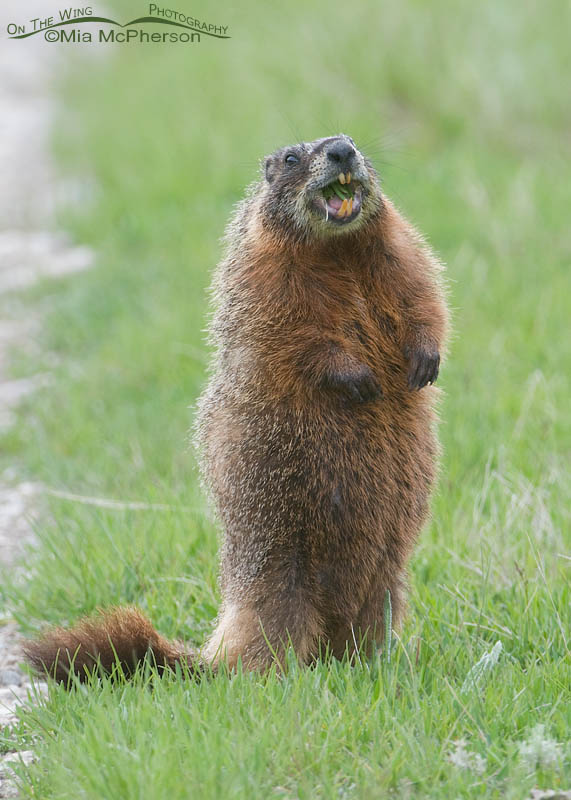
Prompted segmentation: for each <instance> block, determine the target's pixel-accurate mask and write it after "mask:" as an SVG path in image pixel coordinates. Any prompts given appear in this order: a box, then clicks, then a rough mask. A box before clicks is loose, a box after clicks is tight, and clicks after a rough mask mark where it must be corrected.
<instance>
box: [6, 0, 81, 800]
mask: <svg viewBox="0 0 571 800" xmlns="http://www.w3.org/2000/svg"><path fill="white" fill-rule="evenodd" d="M53 11H54V7H53V3H52V2H51V0H26V3H24V4H23V3H21V2H20V0H3V2H2V8H1V9H0V28H1V29H2V30H3V31H5V30H6V25H7V24H8V23H9V22H20V23H21V22H26V21H28V20H30V19H32V18H33V17H40V16H43V17H48V16H50V15H51V14H53ZM66 56H67V57H69V53H68V52H66V48H65V47H61V46H59V45H54V44H49V43H47V42H45V41H43V39H40V37H34V38H31V39H26V40H20V41H10V40H8V39H7V38H6V36H4V37H3V41H2V46H1V47H0V76H2V77H1V80H0V185H1V186H2V192H0V316H1V317H2V321H1V322H0V429H6V428H8V427H10V426H11V425H12V424H13V422H14V410H15V408H16V407H17V406H18V404H19V403H20V402H21V401H22V400H23V399H24V398H25V397H26V396H28V395H29V394H30V393H31V392H33V391H35V390H36V389H38V388H39V387H41V386H45V385H46V383H47V382H48V381H49V380H50V375H49V371H48V372H42V373H41V374H38V375H33V376H30V377H26V378H19V379H17V380H16V379H14V378H13V377H11V376H10V373H9V365H10V358H11V354H12V352H13V351H14V350H16V349H20V350H25V349H26V348H28V349H29V347H30V342H31V341H32V339H33V337H34V335H37V333H38V330H39V328H40V320H39V319H37V318H31V317H30V314H29V311H26V315H25V317H23V315H22V313H21V309H22V306H21V304H19V301H18V299H17V297H16V296H15V295H13V293H14V292H15V291H17V290H22V289H27V288H29V287H30V286H33V285H34V284H35V283H37V282H38V281H40V280H44V279H49V278H56V277H61V276H65V275H69V274H71V273H74V272H78V271H80V270H84V269H87V268H89V267H90V266H91V265H92V264H93V253H92V251H91V250H90V249H89V248H86V247H78V246H75V245H73V244H72V243H71V242H70V241H69V240H68V239H67V238H66V237H65V236H64V235H63V234H62V233H61V232H59V231H57V230H55V225H54V219H55V212H56V209H57V207H58V205H59V204H61V202H62V201H63V202H66V201H67V198H69V196H70V192H73V191H76V190H77V187H75V189H74V187H73V186H72V185H70V184H67V185H66V184H65V183H63V182H62V181H60V180H58V178H57V172H56V169H55V167H54V164H53V161H52V159H51V156H50V131H51V125H52V121H53V118H54V92H53V84H54V79H55V75H56V73H57V70H58V67H59V63H58V62H59V61H60V60H63V59H65V58H66ZM66 195H67V197H66ZM39 488H40V487H38V486H37V485H36V484H32V483H31V482H27V481H25V480H22V477H21V476H20V477H19V476H18V475H17V473H16V472H15V470H7V471H5V472H4V473H3V474H1V475H0V567H2V568H5V567H6V566H8V567H10V568H16V569H17V568H18V564H19V562H20V561H21V560H22V556H23V554H24V551H25V548H26V547H29V546H30V545H33V541H34V536H33V530H32V525H31V523H32V521H33V519H34V516H35V514H36V510H35V505H36V500H37V495H38V489H39ZM19 647H20V636H19V633H18V629H17V626H16V625H15V623H14V622H13V620H11V619H10V611H9V609H6V608H1V607H0V729H2V728H3V726H11V725H12V724H13V723H14V722H15V719H16V716H15V709H16V708H17V706H18V705H19V704H21V703H23V702H26V700H27V698H28V692H29V690H30V688H31V683H30V680H29V678H28V676H27V675H26V673H25V672H23V671H22V670H21V668H20V664H21V658H22V657H21V652H20V649H19ZM37 685H40V684H37ZM33 757H34V756H33V753H32V752H31V751H25V752H18V753H8V754H5V755H0V798H6V797H17V796H18V790H17V786H16V784H15V783H14V781H13V780H12V778H13V777H14V775H13V770H12V767H13V766H14V765H15V764H22V763H24V764H29V763H30V762H31V761H32V760H33Z"/></svg>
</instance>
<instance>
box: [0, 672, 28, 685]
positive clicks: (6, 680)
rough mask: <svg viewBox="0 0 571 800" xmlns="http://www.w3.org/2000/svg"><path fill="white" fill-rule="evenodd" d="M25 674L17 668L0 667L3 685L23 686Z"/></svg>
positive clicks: (0, 677) (0, 680)
mask: <svg viewBox="0 0 571 800" xmlns="http://www.w3.org/2000/svg"><path fill="white" fill-rule="evenodd" d="M23 680H24V676H23V675H22V673H21V672H20V671H19V670H16V669H0V684H2V685H3V686H21V685H22V681H23Z"/></svg>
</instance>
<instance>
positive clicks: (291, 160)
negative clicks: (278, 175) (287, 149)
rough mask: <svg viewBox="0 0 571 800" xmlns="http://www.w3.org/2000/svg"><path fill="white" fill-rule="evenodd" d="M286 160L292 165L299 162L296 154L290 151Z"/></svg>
mask: <svg viewBox="0 0 571 800" xmlns="http://www.w3.org/2000/svg"><path fill="white" fill-rule="evenodd" d="M284 161H285V163H286V164H288V165H289V166H290V167H293V165H294V164H299V158H298V157H297V156H296V154H295V153H288V154H287V156H286V157H285V158H284Z"/></svg>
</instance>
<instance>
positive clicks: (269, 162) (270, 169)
mask: <svg viewBox="0 0 571 800" xmlns="http://www.w3.org/2000/svg"><path fill="white" fill-rule="evenodd" d="M274 166H275V164H274V159H273V158H272V157H271V156H268V157H267V158H266V160H265V161H264V170H265V173H266V180H267V182H268V183H271V182H272V181H273V179H274Z"/></svg>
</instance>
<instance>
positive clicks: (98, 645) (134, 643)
mask: <svg viewBox="0 0 571 800" xmlns="http://www.w3.org/2000/svg"><path fill="white" fill-rule="evenodd" d="M23 650H24V654H25V656H26V659H27V661H28V662H29V663H30V664H31V665H32V667H33V668H34V669H35V670H36V671H37V672H40V673H42V672H43V673H46V674H47V675H50V676H51V677H52V678H55V679H56V680H57V681H62V682H66V681H68V680H69V677H70V675H71V674H73V675H76V676H77V678H79V680H80V681H85V680H87V678H88V676H89V675H90V673H92V672H94V671H102V672H105V673H110V672H111V671H112V670H113V668H114V667H116V666H118V665H120V667H121V669H122V671H123V672H124V673H125V674H126V675H131V674H132V673H133V672H134V671H135V669H136V667H137V664H140V663H141V662H142V661H143V660H144V659H145V658H146V657H148V656H150V657H151V659H152V662H153V663H155V664H156V665H157V666H158V667H159V669H164V668H169V667H170V668H171V669H174V667H175V666H176V665H177V664H181V666H183V667H186V668H189V669H190V670H191V671H194V668H195V659H194V657H193V656H192V654H191V653H189V652H188V651H187V650H186V649H185V648H184V646H183V645H182V644H181V643H179V642H169V641H168V640H167V639H164V638H163V637H162V636H161V635H160V634H159V633H157V631H156V630H155V629H154V628H153V626H152V625H151V623H150V622H149V620H148V619H147V618H146V617H145V616H144V615H143V614H141V612H140V611H139V610H138V609H136V608H133V607H125V608H111V609H109V610H107V611H100V612H99V613H98V614H97V615H96V616H94V617H86V618H85V619H82V620H80V621H79V622H78V623H77V624H76V625H75V626H74V627H73V628H69V629H65V628H51V629H49V630H47V631H46V632H45V633H44V634H43V635H42V636H41V637H40V638H39V639H35V640H29V641H27V642H25V644H24V646H23Z"/></svg>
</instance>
